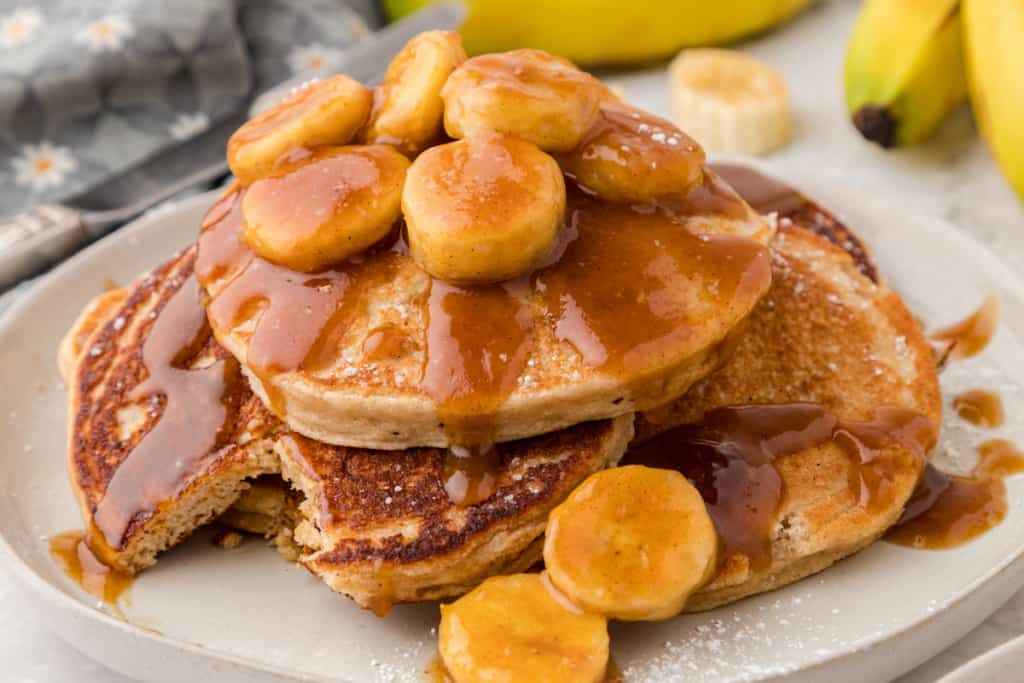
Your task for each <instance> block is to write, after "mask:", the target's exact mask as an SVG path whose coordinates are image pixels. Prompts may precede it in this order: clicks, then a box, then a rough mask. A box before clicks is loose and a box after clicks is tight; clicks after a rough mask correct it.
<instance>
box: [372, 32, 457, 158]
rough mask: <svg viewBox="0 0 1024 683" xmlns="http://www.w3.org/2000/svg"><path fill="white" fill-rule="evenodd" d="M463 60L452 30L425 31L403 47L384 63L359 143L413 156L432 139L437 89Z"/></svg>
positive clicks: (438, 109)
mask: <svg viewBox="0 0 1024 683" xmlns="http://www.w3.org/2000/svg"><path fill="white" fill-rule="evenodd" d="M464 61H466V51H465V50H463V49H462V38H461V37H460V36H459V34H458V33H456V32H454V31H428V32H426V33H421V34H419V35H418V36H416V37H415V38H413V39H412V40H410V41H409V42H408V43H406V45H405V47H404V48H402V51H401V52H399V53H398V55H397V56H396V57H395V58H394V59H393V60H391V63H390V64H388V70H387V72H386V73H385V74H384V82H383V83H382V84H381V86H380V88H379V89H378V90H377V94H376V102H375V104H374V109H373V114H372V115H371V116H370V121H369V123H367V124H366V128H365V129H364V131H363V133H362V135H361V138H362V139H363V141H365V142H366V143H368V144H378V143H379V144H387V145H394V146H395V147H397V148H398V149H399V150H401V151H402V152H404V153H405V154H408V155H410V156H415V155H416V154H419V153H420V152H422V151H423V150H424V149H426V148H427V147H428V146H429V145H430V144H431V143H432V142H435V141H436V140H438V138H440V137H441V133H442V130H441V118H442V116H443V114H444V102H442V101H441V88H442V87H443V86H444V83H445V81H447V80H448V76H450V75H451V73H452V71H454V70H455V68H456V67H457V66H459V65H460V64H462V63H463V62H464Z"/></svg>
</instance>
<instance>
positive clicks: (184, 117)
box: [168, 112, 210, 140]
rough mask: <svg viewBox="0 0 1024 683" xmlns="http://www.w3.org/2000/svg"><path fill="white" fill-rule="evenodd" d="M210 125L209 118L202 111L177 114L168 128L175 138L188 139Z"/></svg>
mask: <svg viewBox="0 0 1024 683" xmlns="http://www.w3.org/2000/svg"><path fill="white" fill-rule="evenodd" d="M209 127H210V118H209V117H208V116H207V115H206V114H204V113H203V112H198V113H195V114H178V118H176V119H175V120H174V123H172V124H171V127H170V128H169V129H168V130H170V132H171V137H172V138H174V139H175V140H190V139H192V138H194V137H195V136H197V135H199V134H200V133H202V132H203V131H204V130H206V129H207V128H209Z"/></svg>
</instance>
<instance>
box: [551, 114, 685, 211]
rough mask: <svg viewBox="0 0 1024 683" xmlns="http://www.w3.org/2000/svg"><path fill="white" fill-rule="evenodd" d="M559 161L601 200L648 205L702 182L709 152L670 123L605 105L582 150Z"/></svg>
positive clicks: (577, 180) (568, 172) (562, 156)
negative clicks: (647, 203) (644, 203)
mask: <svg viewBox="0 0 1024 683" xmlns="http://www.w3.org/2000/svg"><path fill="white" fill-rule="evenodd" d="M558 159H559V163H561V165H562V168H563V169H565V172H566V174H568V175H569V176H571V177H572V178H573V179H574V180H575V181H576V182H577V183H578V184H579V185H580V186H581V187H582V188H584V189H585V190H587V191H589V192H593V193H595V194H597V195H598V196H599V197H602V198H604V199H607V200H609V201H613V202H647V201H651V200H654V199H657V198H658V197H664V196H669V195H673V194H683V193H685V192H686V191H687V190H688V189H689V188H690V187H691V186H693V185H694V184H696V183H698V182H700V180H701V178H702V177H703V170H702V169H703V167H704V150H702V149H701V148H700V145H698V144H697V143H696V142H694V141H693V139H692V138H690V137H689V136H688V135H686V134H685V133H683V132H682V131H680V130H679V129H678V128H676V127H675V126H674V125H672V124H671V123H669V122H668V121H666V120H665V119H661V118H658V117H657V116H654V115H652V114H648V113H647V112H644V111H641V110H639V109H636V108H634V107H630V106H629V105H626V104H615V103H605V104H603V105H602V106H601V112H600V114H599V116H598V121H597V123H596V124H595V125H594V127H593V128H592V129H591V130H590V132H589V133H588V134H587V136H586V138H585V139H584V140H583V142H582V143H581V144H580V146H579V147H577V148H576V149H574V150H572V151H571V152H568V153H566V154H562V155H560V156H559V158H558Z"/></svg>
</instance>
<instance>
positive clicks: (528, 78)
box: [441, 50, 611, 152]
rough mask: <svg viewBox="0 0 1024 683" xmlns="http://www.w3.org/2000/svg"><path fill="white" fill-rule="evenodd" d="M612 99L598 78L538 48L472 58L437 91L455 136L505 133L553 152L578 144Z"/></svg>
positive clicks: (562, 150) (452, 134)
mask: <svg viewBox="0 0 1024 683" xmlns="http://www.w3.org/2000/svg"><path fill="white" fill-rule="evenodd" d="M610 96H611V95H610V92H609V90H608V88H607V87H606V86H605V85H604V84H603V83H601V82H600V81H598V80H597V79H596V78H594V77H593V76H591V75H590V74H587V73H584V72H583V71H580V70H579V69H577V68H576V67H575V66H574V65H573V64H572V62H569V61H567V60H565V59H562V58H561V57H555V56H554V55H550V54H548V53H547V52H543V51H541V50H513V51H511V52H502V53H500V54H493V55H481V56H479V57H474V58H473V59H470V60H469V61H467V62H466V63H465V64H463V65H462V66H460V67H459V68H458V69H456V70H455V71H454V72H453V73H452V75H451V76H450V77H449V78H448V82H447V83H445V85H444V88H443V89H442V90H441V97H442V98H443V99H444V107H445V109H444V127H445V130H447V131H448V134H449V135H450V136H452V137H453V138H465V137H469V136H472V135H477V134H480V133H488V132H494V133H503V134H505V135H513V136H515V137H518V138H522V139H523V140H528V141H530V142H532V143H534V144H535V145H537V146H538V147H540V148H541V149H543V150H547V151H551V152H564V151H568V150H570V149H572V148H573V147H575V146H576V145H578V144H579V142H580V140H581V139H583V135H584V134H585V133H586V132H587V131H588V130H590V127H591V126H592V125H593V123H594V120H595V119H596V117H597V107H598V104H599V103H600V102H601V100H602V99H606V98H608V97H610Z"/></svg>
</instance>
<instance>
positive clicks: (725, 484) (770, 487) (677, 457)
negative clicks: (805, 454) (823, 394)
mask: <svg viewBox="0 0 1024 683" xmlns="http://www.w3.org/2000/svg"><path fill="white" fill-rule="evenodd" d="M934 440H935V433H934V429H933V427H932V425H931V422H930V421H929V420H928V419H927V418H926V417H924V416H922V415H920V414H918V413H914V412H911V411H908V410H904V409H900V408H880V409H878V410H877V411H876V412H875V414H874V416H873V417H872V419H871V420H868V421H864V422H856V421H850V420H842V419H839V418H838V417H837V416H836V415H835V414H833V413H832V412H830V411H829V410H827V409H826V408H824V407H823V406H819V405H816V404H811V403H792V404H780V405H750V406H737V407H726V408H718V409H715V410H712V411H710V412H708V413H707V414H705V415H704V418H703V420H702V421H701V422H699V423H696V424H690V425H682V426H679V427H675V428H673V429H670V430H668V431H666V432H663V433H662V434H659V435H658V436H656V437H654V438H653V439H651V440H649V441H646V442H643V443H641V444H637V445H634V446H631V447H630V449H629V451H628V452H627V453H626V456H625V457H624V458H623V464H639V465H647V466H650V467H660V468H664V469H674V470H677V471H679V472H680V473H682V474H683V476H685V477H686V478H687V479H688V480H689V481H690V482H691V483H693V485H694V486H695V487H696V488H697V490H698V491H700V493H701V496H702V497H703V498H704V501H705V503H706V504H707V507H708V512H709V514H710V515H711V519H712V521H713V522H714V524H715V529H716V530H717V532H718V535H719V539H720V544H721V551H722V552H721V553H720V554H719V556H720V561H721V562H725V561H726V560H728V558H729V557H732V556H734V555H744V556H746V557H747V558H748V560H749V562H750V566H751V567H752V568H753V569H762V568H766V567H768V566H770V565H771V561H772V554H771V546H772V528H773V526H774V524H775V521H776V514H777V512H778V509H779V504H780V503H781V501H782V496H783V493H784V492H783V488H782V480H781V478H780V477H779V473H778V471H777V470H776V468H775V465H774V462H775V460H776V459H777V458H780V457H783V456H785V455H789V454H792V453H796V452H798V451H801V450H804V449H806V448H811V447H814V446H819V445H822V444H824V443H827V442H829V441H832V442H834V443H835V444H836V445H838V446H839V447H841V448H842V449H843V450H844V451H845V452H846V453H847V454H849V456H850V458H851V462H852V464H853V467H851V469H850V479H849V487H850V491H851V493H852V494H853V495H854V496H855V497H856V498H857V500H858V503H859V504H860V505H861V506H863V507H865V508H868V509H877V508H879V507H883V506H885V505H888V504H889V503H891V501H892V495H893V491H892V479H893V476H894V473H895V471H896V470H897V468H899V467H901V466H905V463H903V462H902V461H897V460H896V459H895V458H896V457H897V456H895V455H894V454H893V453H892V451H887V450H885V447H886V446H888V445H900V446H902V447H903V449H905V451H906V452H909V453H910V454H911V456H910V457H912V458H915V459H917V460H918V461H919V462H924V460H925V454H926V452H927V450H928V449H929V448H930V447H931V446H932V444H933V443H934ZM899 452H900V453H903V452H904V451H899ZM913 464H915V465H916V463H913Z"/></svg>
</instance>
